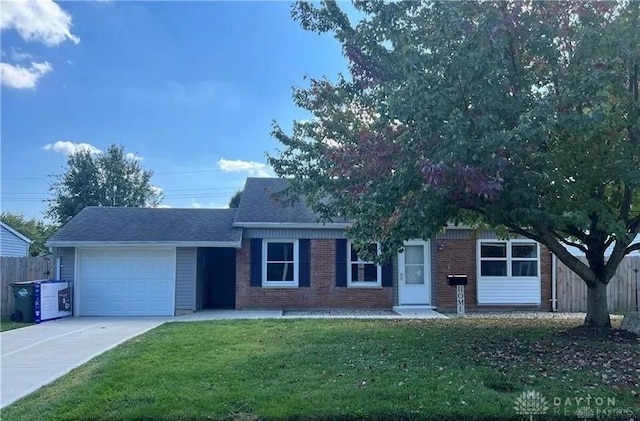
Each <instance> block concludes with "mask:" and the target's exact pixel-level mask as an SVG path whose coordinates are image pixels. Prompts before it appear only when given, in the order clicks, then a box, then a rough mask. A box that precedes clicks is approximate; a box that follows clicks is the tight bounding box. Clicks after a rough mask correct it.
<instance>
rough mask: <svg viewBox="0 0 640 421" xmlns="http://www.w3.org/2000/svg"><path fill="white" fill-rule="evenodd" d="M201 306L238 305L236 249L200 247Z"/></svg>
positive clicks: (226, 307)
mask: <svg viewBox="0 0 640 421" xmlns="http://www.w3.org/2000/svg"><path fill="white" fill-rule="evenodd" d="M198 270H199V274H198V275H199V276H198V281H199V284H200V287H199V288H198V289H199V292H200V300H199V301H200V302H199V304H200V305H199V308H201V309H206V308H225V309H233V308H235V307H236V249H234V248H222V247H215V248H213V247H211V248H200V249H198Z"/></svg>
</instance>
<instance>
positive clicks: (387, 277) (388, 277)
mask: <svg viewBox="0 0 640 421" xmlns="http://www.w3.org/2000/svg"><path fill="white" fill-rule="evenodd" d="M382 286H383V287H392V286H393V262H392V261H391V262H387V263H385V264H384V265H382Z"/></svg>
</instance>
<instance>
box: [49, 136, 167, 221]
mask: <svg viewBox="0 0 640 421" xmlns="http://www.w3.org/2000/svg"><path fill="white" fill-rule="evenodd" d="M67 166H68V168H67V171H66V172H65V173H64V174H62V175H60V176H58V177H57V179H56V181H55V182H54V183H53V184H52V186H51V188H50V190H51V192H52V194H53V196H54V197H53V199H52V200H51V202H50V205H49V209H48V210H47V216H49V217H50V218H52V219H53V220H54V221H56V222H58V223H60V224H64V223H66V222H68V221H69V220H70V219H71V218H73V217H74V216H75V215H77V214H78V212H80V211H81V210H82V209H83V208H84V207H85V206H128V207H145V206H157V205H158V203H159V202H160V199H161V197H162V194H161V192H160V190H159V189H157V188H155V187H154V186H152V185H151V176H152V175H153V172H152V171H149V170H145V169H144V168H143V167H142V165H141V164H140V160H138V159H136V158H134V157H131V156H129V155H127V154H125V152H124V148H123V147H122V146H117V145H111V146H109V147H108V148H107V149H106V150H105V151H104V152H101V153H97V154H96V153H92V152H90V151H86V150H84V151H79V152H77V153H74V154H72V155H70V156H69V159H68V161H67Z"/></svg>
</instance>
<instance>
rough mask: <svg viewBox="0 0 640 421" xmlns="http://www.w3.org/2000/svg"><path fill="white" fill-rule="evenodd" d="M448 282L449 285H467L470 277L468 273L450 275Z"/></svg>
mask: <svg viewBox="0 0 640 421" xmlns="http://www.w3.org/2000/svg"><path fill="white" fill-rule="evenodd" d="M447 282H448V283H449V285H452V286H455V285H467V283H468V279H467V275H448V276H447Z"/></svg>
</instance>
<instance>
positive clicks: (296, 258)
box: [262, 239, 300, 288]
mask: <svg viewBox="0 0 640 421" xmlns="http://www.w3.org/2000/svg"><path fill="white" fill-rule="evenodd" d="M269 243H293V281H268V280H267V257H268V256H267V244H269ZM299 274H300V249H299V247H298V240H296V239H286V240H285V239H277V240H276V239H268V240H266V239H265V240H262V286H263V287H264V288H298V285H299V282H300V280H299Z"/></svg>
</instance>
